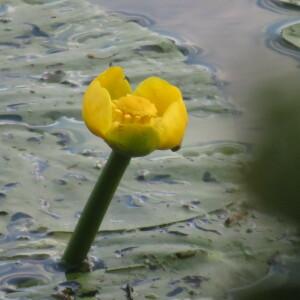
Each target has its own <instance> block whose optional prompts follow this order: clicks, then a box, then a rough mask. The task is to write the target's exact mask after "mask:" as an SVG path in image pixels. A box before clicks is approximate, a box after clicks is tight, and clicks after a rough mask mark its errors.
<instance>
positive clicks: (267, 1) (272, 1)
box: [257, 0, 300, 16]
mask: <svg viewBox="0 0 300 300" xmlns="http://www.w3.org/2000/svg"><path fill="white" fill-rule="evenodd" d="M257 5H258V6H260V7H262V8H264V9H267V10H270V11H272V12H275V13H278V14H281V15H282V14H286V15H291V16H295V15H299V10H300V7H298V6H296V5H292V4H287V3H283V2H281V1H280V0H257Z"/></svg>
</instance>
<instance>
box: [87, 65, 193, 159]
mask: <svg viewBox="0 0 300 300" xmlns="http://www.w3.org/2000/svg"><path fill="white" fill-rule="evenodd" d="M82 115H83V119H84V121H85V123H86V125H87V127H88V128H89V130H90V131H91V132H92V133H94V134H95V135H97V136H99V137H101V138H103V139H104V140H105V141H106V143H107V144H108V145H109V146H111V148H112V149H114V150H116V151H119V152H121V153H124V154H125V155H128V156H142V155H146V154H148V153H150V152H152V151H153V150H155V149H177V148H179V147H180V144H181V141H182V138H183V135H184V132H185V129H186V126H187V122H188V115H187V111H186V107H185V104H184V102H183V99H182V95H181V92H180V90H179V89H178V88H177V87H176V86H174V85H171V84H170V83H168V82H167V81H165V80H163V79H161V78H158V77H149V78H147V79H146V80H144V81H143V82H141V83H140V84H139V85H138V86H137V88H136V90H135V91H132V90H131V87H130V84H129V82H128V81H127V79H126V77H125V74H124V71H123V69H122V68H121V67H118V66H114V67H110V68H109V69H107V70H106V71H104V72H103V73H101V74H100V75H99V76H98V77H96V78H95V79H94V80H93V81H92V82H91V83H90V85H89V86H88V88H87V90H86V92H85V94H84V97H83V109H82Z"/></svg>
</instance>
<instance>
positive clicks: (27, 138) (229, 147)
mask: <svg viewBox="0 0 300 300" xmlns="http://www.w3.org/2000/svg"><path fill="white" fill-rule="evenodd" d="M1 129H2V130H1ZM0 134H2V141H3V146H2V155H3V156H4V157H5V160H4V161H3V162H2V163H1V168H2V170H3V173H2V175H1V177H0V189H1V188H2V191H3V193H5V198H4V199H3V200H2V210H4V211H6V212H7V213H8V214H9V216H10V217H12V216H14V214H16V213H18V212H22V213H25V214H26V215H28V216H30V217H31V218H32V224H31V225H30V226H31V227H30V228H31V229H33V228H36V227H40V226H45V227H46V228H48V230H50V231H72V230H73V228H74V225H75V223H76V220H77V218H78V216H79V214H80V211H81V210H82V209H83V206H84V203H85V201H86V200H87V197H88V195H89V193H90V191H91V190H92V187H93V185H94V183H95V181H96V179H97V177H98V175H99V173H100V171H101V170H100V169H101V165H103V164H104V163H105V159H106V157H107V151H106V149H107V147H106V146H105V145H104V143H103V142H102V143H101V142H100V141H99V139H98V138H96V137H95V138H93V139H87V137H88V136H90V134H89V133H88V131H87V130H86V128H85V127H84V126H83V124H82V123H78V124H77V128H76V125H75V124H74V126H73V128H72V129H67V128H65V129H57V128H55V127H54V128H47V131H42V130H41V128H35V129H33V128H31V130H28V128H26V127H25V126H22V125H15V126H14V127H13V126H9V127H8V128H6V126H2V127H0ZM79 141H80V144H81V148H82V150H80V149H77V151H78V153H72V148H73V147H74V149H76V147H75V146H74V145H75V144H76V143H78V142H79ZM90 141H92V144H91V142H90ZM101 145H103V150H102V149H101ZM50 149H51V150H50ZM49 150H50V151H49ZM190 153H192V156H190ZM244 157H245V149H244V148H243V146H241V145H239V144H234V143H232V144H230V143H221V144H215V145H208V146H200V147H192V148H187V149H185V150H184V151H183V155H181V153H180V152H179V153H177V154H171V155H170V154H169V153H167V154H165V153H164V152H157V153H155V154H153V155H152V156H149V157H146V158H136V159H133V161H132V163H131V165H130V167H129V169H128V171H127V173H126V175H125V178H124V181H123V182H122V183H121V186H120V187H119V190H118V192H117V194H116V196H115V198H114V200H113V201H112V204H111V207H110V209H109V213H108V215H107V216H106V218H105V222H104V224H103V226H102V230H104V231H107V230H129V229H135V228H145V227H153V226H158V225H162V224H169V223H172V222H177V221H179V220H185V219H189V218H192V217H195V216H199V215H203V214H206V213H209V212H211V211H214V210H216V209H220V208H223V207H224V206H226V205H227V204H229V203H231V202H232V201H234V198H235V197H237V196H235V195H234V194H232V193H226V190H227V189H229V188H230V187H231V186H232V185H236V184H237V180H238V178H239V172H240V168H241V167H242V164H243V162H242V159H243V158H244ZM187 190H189V192H188V193H187ZM193 203H197V204H193ZM5 218H6V220H7V216H6V217H5Z"/></svg>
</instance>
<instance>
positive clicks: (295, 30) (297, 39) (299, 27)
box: [281, 23, 300, 48]
mask: <svg viewBox="0 0 300 300" xmlns="http://www.w3.org/2000/svg"><path fill="white" fill-rule="evenodd" d="M281 36H282V38H283V39H284V40H285V41H286V42H287V43H289V44H290V45H293V46H294V47H297V48H300V23H297V24H293V25H290V26H288V27H286V28H284V29H283V30H282V32H281Z"/></svg>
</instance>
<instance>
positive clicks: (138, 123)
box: [63, 66, 188, 266]
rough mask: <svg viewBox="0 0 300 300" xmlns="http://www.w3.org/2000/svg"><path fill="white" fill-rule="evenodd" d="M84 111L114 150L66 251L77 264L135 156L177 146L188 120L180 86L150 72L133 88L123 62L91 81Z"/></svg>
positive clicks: (66, 258)
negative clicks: (123, 67)
mask: <svg viewBox="0 0 300 300" xmlns="http://www.w3.org/2000/svg"><path fill="white" fill-rule="evenodd" d="M82 115H83V119H84V121H85V124H86V125H87V127H88V128H89V130H90V131H91V132H92V133H93V134H95V135H97V136H99V137H101V138H103V139H104V141H105V142H106V143H107V144H108V145H109V146H110V147H111V148H112V153H111V155H110V157H109V159H108V161H107V163H106V166H105V168H104V169H103V171H102V173H101V176H100V177H99V179H98V181H97V183H96V185H95V187H94V190H93V191H92V193H91V195H90V197H89V199H88V202H87V204H86V206H85V208H84V210H83V212H82V214H81V217H80V219H79V221H78V224H77V226H76V229H75V231H74V233H73V235H72V237H71V239H70V242H69V244H68V246H67V249H66V251H65V253H64V255H63V262H64V263H65V264H66V265H67V266H78V265H79V264H80V263H81V262H82V261H83V260H84V259H85V258H86V256H87V253H88V251H89V249H90V247H91V244H92V242H93V240H94V238H95V236H96V234H97V232H98V229H99V226H100V225H101V222H102V220H103V218H104V216H105V213H106V210H107V208H108V206H109V203H110V201H111V199H112V197H113V195H114V192H115V190H116V188H117V186H118V184H119V182H120V180H121V178H122V175H123V174H124V172H125V170H126V167H127V166H128V164H129V162H130V159H131V157H135V156H143V155H146V154H149V153H150V152H152V151H154V150H156V149H160V150H163V149H172V150H178V149H179V148H180V144H181V141H182V138H183V136H184V132H185V129H186V126H187V122H188V115H187V111H186V107H185V104H184V102H183V99H182V95H181V92H180V90H179V89H178V88H177V87H175V86H173V85H171V84H170V83H168V82H167V81H165V80H163V79H161V78H158V77H150V78H147V79H146V80H144V81H143V82H141V83H140V84H139V85H138V86H137V88H136V90H135V91H133V92H132V90H131V86H130V84H129V82H128V80H127V79H126V76H125V74H124V71H123V69H122V68H121V67H118V66H114V67H110V68H109V69H107V70H106V71H105V72H103V73H101V74H100V75H99V76H97V77H96V78H95V79H94V80H93V81H92V82H91V83H90V85H89V86H88V88H87V90H86V92H85V94H84V97H83V109H82Z"/></svg>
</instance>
